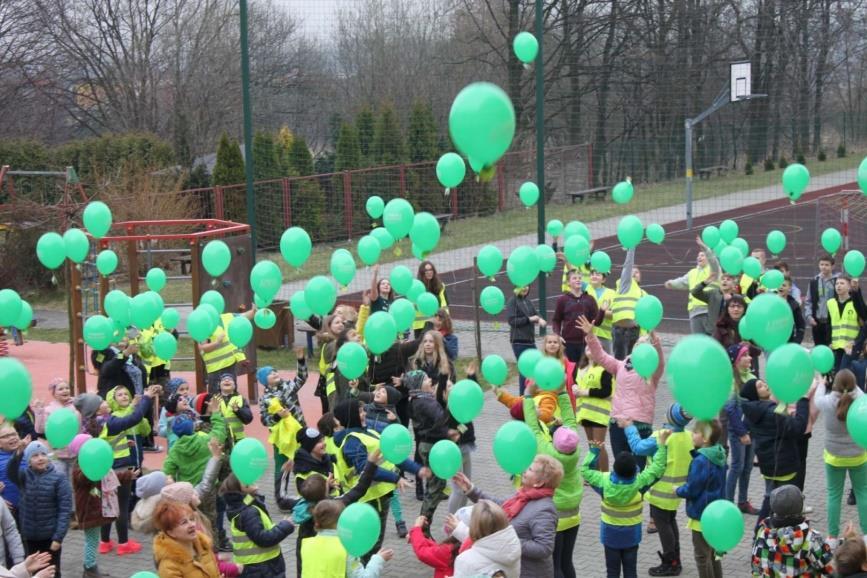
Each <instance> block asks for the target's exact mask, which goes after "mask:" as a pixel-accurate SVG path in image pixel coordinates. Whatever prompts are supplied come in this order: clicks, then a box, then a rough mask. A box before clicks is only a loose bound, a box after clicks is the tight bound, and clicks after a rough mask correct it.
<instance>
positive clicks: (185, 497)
mask: <svg viewBox="0 0 867 578" xmlns="http://www.w3.org/2000/svg"><path fill="white" fill-rule="evenodd" d="M160 495H161V496H162V497H163V498H165V499H167V500H171V501H173V502H180V503H181V504H193V505H198V504H199V496H198V494H196V489H195V488H194V487H193V484H191V483H190V482H175V483H174V484H169V485H168V486H166V487H164V488H163V489H162V490H160Z"/></svg>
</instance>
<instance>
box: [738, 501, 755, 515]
mask: <svg viewBox="0 0 867 578" xmlns="http://www.w3.org/2000/svg"><path fill="white" fill-rule="evenodd" d="M738 510H740V511H741V513H742V514H749V515H750V516H757V515H758V513H759V511H758V510H756V509H755V508H754V507H753V505H752V504H751V503H750V501H749V500H747V501H746V502H741V503H740V504H738Z"/></svg>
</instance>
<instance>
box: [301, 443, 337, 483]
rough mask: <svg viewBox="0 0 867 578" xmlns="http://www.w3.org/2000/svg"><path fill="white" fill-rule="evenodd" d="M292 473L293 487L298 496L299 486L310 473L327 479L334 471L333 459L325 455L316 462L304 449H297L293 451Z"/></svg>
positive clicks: (329, 455)
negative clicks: (294, 486) (296, 490)
mask: <svg viewBox="0 0 867 578" xmlns="http://www.w3.org/2000/svg"><path fill="white" fill-rule="evenodd" d="M292 471H293V472H294V473H295V485H296V487H297V488H298V493H299V494H300V493H301V485H302V484H303V483H304V480H305V479H307V476H308V475H310V473H312V472H316V473H318V474H322V475H323V476H325V477H326V478H327V477H328V475H329V474H330V473H332V472H333V471H334V457H333V456H332V455H331V454H325V455H324V456H323V458H322V459H321V460H317V459H316V458H315V457H314V456H313V454H311V453H310V452H308V451H307V450H305V449H304V448H298V449H297V450H295V457H294V458H293V465H292Z"/></svg>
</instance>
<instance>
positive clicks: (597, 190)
mask: <svg viewBox="0 0 867 578" xmlns="http://www.w3.org/2000/svg"><path fill="white" fill-rule="evenodd" d="M610 188H611V187H609V186H604V187H594V188H592V189H584V190H583V191H575V192H574V193H566V194H567V195H569V196H570V197H572V204H573V205H574V204H575V201H576V200H577V199H581V202H582V203H583V202H584V199H585V198H587V197H594V198H596V199H599V200H602V199H604V198H605V195H606V194H607V193H608V190H609V189H610Z"/></svg>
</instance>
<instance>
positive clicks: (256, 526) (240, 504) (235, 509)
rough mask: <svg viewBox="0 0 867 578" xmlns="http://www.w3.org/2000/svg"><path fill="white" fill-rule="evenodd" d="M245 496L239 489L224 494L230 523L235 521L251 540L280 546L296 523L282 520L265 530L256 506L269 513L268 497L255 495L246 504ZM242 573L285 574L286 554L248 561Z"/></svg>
mask: <svg viewBox="0 0 867 578" xmlns="http://www.w3.org/2000/svg"><path fill="white" fill-rule="evenodd" d="M245 497H246V496H245V495H244V494H241V493H238V492H227V493H226V494H224V495H223V499H224V500H225V501H226V517H227V518H228V519H229V523H230V524H231V523H233V522H234V524H235V526H236V527H237V528H238V529H239V530H241V531H242V532H244V533H245V534H247V537H248V538H250V541H251V542H253V543H254V544H255V545H256V546H258V547H259V548H271V547H273V546H277V545H278V544H280V542H282V541H283V539H284V538H286V536H288V535H289V534H291V533H292V532H293V531H294V530H295V526H294V525H293V524H292V522H290V521H288V520H280V521H279V522H277V523H275V524H274V526H273V527H272V528H271V529H270V530H266V529H265V526H264V525H263V524H262V517H261V516H260V515H259V511H258V510H257V509H256V508H259V509H261V510H263V511H264V512H265V513H266V514H268V509H267V508H266V507H265V498H264V497H262V496H255V501H254V503H253V504H245V503H244V498H245ZM269 517H270V515H269ZM243 576H244V577H245V578H275V577H278V576H286V562H285V560H283V554H282V553H281V554H280V555H279V556H277V557H276V558H272V559H271V560H267V561H265V562H259V563H257V564H247V565H246V566H244V573H243Z"/></svg>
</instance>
